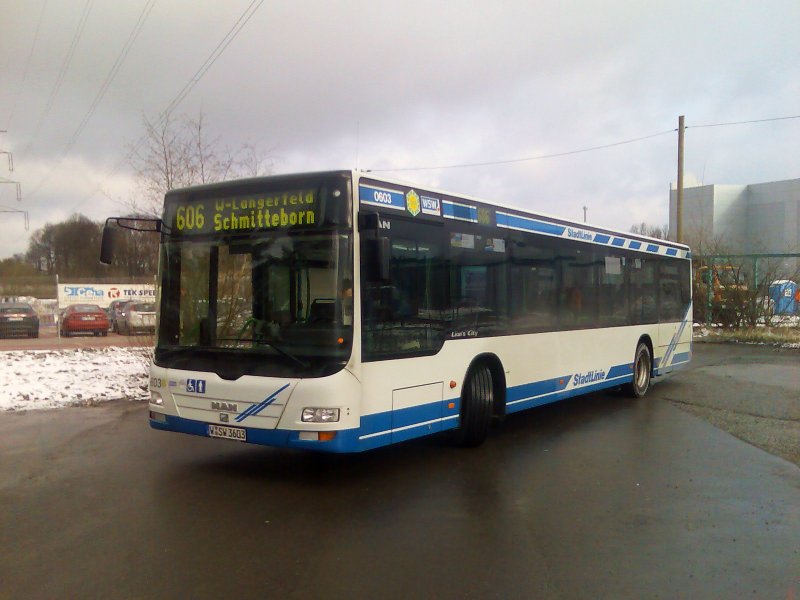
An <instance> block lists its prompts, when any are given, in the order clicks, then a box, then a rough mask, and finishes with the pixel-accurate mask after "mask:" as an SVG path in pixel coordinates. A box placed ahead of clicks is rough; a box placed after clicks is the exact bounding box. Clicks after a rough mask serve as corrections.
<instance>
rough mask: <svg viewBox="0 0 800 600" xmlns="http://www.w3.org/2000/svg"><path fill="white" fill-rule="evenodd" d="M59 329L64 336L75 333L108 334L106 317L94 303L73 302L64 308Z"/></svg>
mask: <svg viewBox="0 0 800 600" xmlns="http://www.w3.org/2000/svg"><path fill="white" fill-rule="evenodd" d="M59 329H60V331H61V335H63V336H64V337H69V336H71V335H74V334H76V333H91V334H93V335H95V336H98V335H108V317H107V316H106V313H105V311H104V310H103V309H102V308H100V307H99V306H97V305H96V304H73V305H72V306H68V307H67V308H66V309H65V310H64V313H63V315H62V317H61V324H60V325H59Z"/></svg>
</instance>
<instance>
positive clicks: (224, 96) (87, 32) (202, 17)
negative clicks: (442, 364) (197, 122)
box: [0, 0, 800, 258]
mask: <svg viewBox="0 0 800 600" xmlns="http://www.w3.org/2000/svg"><path fill="white" fill-rule="evenodd" d="M259 1H260V0H255V2H251V0H226V1H225V2H210V1H206V0H155V2H154V4H153V0H126V1H124V2H120V1H119V0H89V2H84V1H83V0H47V1H45V0H4V2H3V8H4V10H3V17H4V18H3V19H2V20H1V21H0V129H5V130H7V132H6V133H2V134H0V150H5V151H11V152H12V153H13V159H14V171H13V172H8V170H7V164H6V161H5V156H0V177H1V178H3V179H2V180H13V181H19V182H20V183H21V188H22V196H23V199H22V201H21V202H18V201H17V200H16V194H15V186H14V185H10V184H6V185H0V206H2V207H3V209H7V208H12V209H19V210H25V211H28V213H29V216H30V231H25V228H24V219H23V217H22V215H21V214H14V213H3V214H0V222H1V223H2V235H1V236H0V258H3V257H7V256H10V255H12V254H14V253H18V252H24V251H25V250H26V249H27V247H28V236H29V234H30V233H31V232H33V231H34V230H36V229H37V228H40V227H42V226H43V225H44V224H45V223H48V222H50V223H56V222H59V221H62V220H64V219H66V218H68V217H69V216H70V215H71V214H73V213H76V212H79V213H82V214H85V215H87V216H89V217H91V218H93V219H96V220H101V219H105V218H106V217H108V216H114V215H117V214H121V213H122V212H123V211H124V206H125V205H126V204H127V203H128V202H129V201H130V200H131V199H132V198H133V196H134V195H135V194H136V193H137V192H136V186H135V182H134V178H133V175H132V169H131V167H130V165H129V164H128V163H127V162H126V161H125V160H124V159H125V155H126V153H127V152H128V149H129V148H130V145H131V144H133V143H135V142H136V141H137V140H138V139H139V138H140V137H141V135H142V134H143V127H142V120H143V118H144V117H147V118H149V119H151V120H155V119H156V118H157V117H158V115H159V114H161V112H162V111H164V109H165V108H166V107H167V106H168V105H169V103H170V102H171V101H172V100H173V98H175V97H176V96H177V95H178V93H179V92H180V91H181V90H182V89H183V88H184V86H186V84H187V83H188V82H189V81H190V80H191V78H192V76H193V75H194V74H195V73H196V71H197V70H198V69H199V68H200V67H201V65H203V63H204V62H205V61H206V59H207V58H208V57H209V56H210V55H211V54H212V52H213V51H214V50H215V48H217V46H218V45H219V44H220V43H221V42H222V41H223V40H224V39H225V36H226V34H227V33H228V32H229V31H230V30H231V28H232V27H234V25H235V24H236V22H237V20H239V19H240V17H242V15H248V14H250V12H247V11H248V8H249V7H251V5H252V8H251V12H252V9H255V8H256V7H258V8H257V10H255V12H254V13H253V14H252V18H251V19H250V20H249V22H248V23H247V24H246V25H245V26H244V27H243V28H242V29H241V31H240V32H239V34H238V35H237V36H236V38H235V39H234V40H233V41H232V42H231V43H230V45H229V46H228V47H227V49H226V50H225V52H224V53H223V54H222V55H221V56H220V57H219V59H218V60H217V61H216V62H215V63H214V64H213V65H212V66H211V67H210V68H209V69H208V70H207V72H206V73H205V74H204V76H203V77H202V79H200V81H199V82H198V83H197V84H196V85H195V86H194V88H193V89H192V91H191V93H190V94H188V95H187V96H186V98H185V99H184V100H183V101H182V102H181V104H180V105H179V106H178V107H177V108H176V110H175V114H176V115H178V116H181V115H188V116H196V115H197V114H198V113H199V112H200V111H202V112H203V113H204V115H205V119H206V123H207V125H208V127H209V129H210V130H211V131H212V132H213V133H214V134H216V135H220V136H221V137H222V138H223V139H224V140H225V142H226V143H227V144H228V145H230V146H233V147H236V146H240V145H242V144H246V143H247V144H253V145H255V146H257V147H259V148H260V149H261V151H262V152H263V153H265V154H268V155H269V156H270V158H271V161H272V171H273V172H274V173H289V172H298V171H309V170H328V169H338V168H361V169H375V170H378V169H387V171H385V172H383V171H382V172H381V173H382V174H385V175H387V176H395V177H399V178H401V179H403V180H407V181H410V182H413V183H415V184H416V185H419V186H423V185H433V186H436V187H439V188H443V189H445V190H448V191H452V192H456V193H465V194H470V195H473V196H478V197H480V198H483V199H486V200H489V201H497V202H501V203H504V204H510V205H515V206H520V207H523V208H527V209H532V210H538V211H543V212H547V213H551V214H556V215H559V216H564V217H567V218H573V219H579V220H581V219H582V218H583V210H582V207H583V206H587V207H588V216H589V221H590V222H593V223H596V224H599V225H603V226H606V227H611V228H615V229H622V230H627V229H629V228H630V226H631V225H633V224H634V223H639V222H642V221H645V222H648V223H650V224H653V225H662V224H666V223H667V221H668V210H667V207H668V198H669V188H670V184H671V182H674V181H675V180H676V161H677V134H676V133H674V132H673V131H672V130H674V129H675V128H676V127H677V123H678V116H679V115H681V114H684V115H686V125H687V126H688V127H689V129H688V130H687V133H686V182H687V185H689V184H693V183H699V182H705V183H707V184H709V183H742V184H743V183H757V182H763V181H774V180H781V179H794V178H798V177H800V152H798V151H799V150H800V142H798V140H800V119H784V120H780V121H771V122H765V123H755V124H745V125H730V126H724V127H700V126H701V125H710V124H717V123H728V122H739V121H751V120H759V119H769V118H775V117H787V116H796V115H800V35H798V31H800V2H798V1H797V0H785V1H770V0H765V1H760V2H736V1H732V0H725V1H707V2H698V1H697V0H692V1H691V2H688V1H680V0H673V1H670V2H666V1H663V2H662V1H658V2H653V1H647V0H645V1H642V0H634V1H630V2H622V1H619V2H594V1H590V0H581V1H570V0H560V1H558V2H537V1H535V0H533V1H532V0H523V1H502V0H492V1H491V2H489V1H486V2H477V1H474V2H460V1H458V0H450V1H448V2H436V1H433V0H425V1H416V0H403V1H402V2H384V1H381V0H369V1H364V2H360V1H349V2H336V1H333V0H327V1H319V2H308V1H303V0H293V1H291V2H288V1H286V2H274V1H269V0H267V1H264V2H263V3H261V4H259ZM151 4H152V6H151ZM87 7H88V8H89V11H88V13H87V12H85V9H86V8H87ZM143 11H145V12H144V14H145V15H146V20H145V21H144V23H143V25H142V26H141V29H140V32H139V35H138V37H136V40H135V43H134V44H133V46H132V47H131V48H130V51H129V52H128V54H127V56H126V57H125V60H124V62H123V63H122V64H121V66H118V70H117V73H116V76H115V77H114V79H113V81H112V82H111V84H110V85H109V86H108V89H107V92H106V93H105V95H104V96H102V99H101V101H100V102H99V104H97V107H96V109H95V110H94V111H90V109H91V107H92V104H93V102H94V100H95V99H96V98H97V97H98V94H99V92H100V90H101V87H102V86H103V84H104V82H105V81H106V80H107V78H108V76H109V73H110V72H111V70H112V68H113V67H114V64H115V61H116V60H117V58H118V57H119V56H120V53H121V51H122V49H123V47H124V46H125V44H126V40H128V39H129V36H130V35H131V32H132V31H133V30H134V27H135V26H136V24H137V20H138V19H139V18H140V16H141V15H142V14H143ZM84 17H85V18H84ZM81 23H83V29H82V33H81V34H80V36H79V37H76V32H77V31H78V30H79V28H80V25H81ZM73 40H77V43H76V44H75V45H74V47H73V46H72V42H73ZM71 48H72V58H71V60H70V61H69V62H68V68H67V69H66V70H63V67H64V65H65V64H66V63H67V61H66V57H68V56H69V55H70V49H71ZM87 116H90V118H89V120H88V121H87V122H86V123H85V125H84V126H83V127H82V128H81V129H80V131H79V127H80V125H81V123H82V121H83V120H84V119H85V117H87ZM76 132H79V133H80V135H79V137H77V138H75V137H74V136H75V134H76ZM660 133H663V135H656V136H654V137H650V138H648V139H645V140H641V141H638V142H634V143H629V144H621V145H617V146H613V147H610V148H606V149H600V150H596V151H591V152H585V153H578V154H571V155H567V156H560V157H554V158H547V159H541V160H532V161H524V162H514V163H510V164H499V165H487V166H473V167H464V168H452V169H433V170H414V171H402V172H401V171H397V172H392V171H389V170H388V169H400V168H413V167H437V166H442V165H458V164H469V163H485V162H493V161H503V160H514V159H521V158H529V157H537V156H543V155H551V154H559V153H565V152H569V151H572V150H580V149H585V148H591V147H597V146H604V145H610V144H614V143H616V142H623V141H628V140H632V139H637V138H642V137H646V136H651V135H654V134H660ZM71 141H72V143H70V142H71Z"/></svg>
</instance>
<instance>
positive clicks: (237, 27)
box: [34, 0, 264, 212]
mask: <svg viewBox="0 0 800 600" xmlns="http://www.w3.org/2000/svg"><path fill="white" fill-rule="evenodd" d="M263 3H264V0H253V1H252V2H251V3H250V4H249V5H248V6H247V8H246V9H245V10H244V11H243V12H242V14H241V15H240V16H239V18H238V19H237V20H236V22H235V23H234V24H233V26H232V27H231V28H230V29H229V30H228V32H227V33H226V34H225V35H224V36H223V38H222V40H221V41H220V42H219V43H218V44H217V46H216V47H215V48H214V50H212V51H211V53H210V54H209V56H208V58H206V60H205V61H204V62H203V64H202V65H200V67H199V68H198V69H197V71H195V73H194V75H192V77H191V78H190V79H189V81H188V82H187V83H186V85H184V86H183V88H181V90H180V91H179V92H178V94H177V95H176V96H175V97H174V98H173V99H172V100H171V101H170V102H169V104H168V105H167V107H166V108H165V109H164V110H163V111H162V112H161V114H160V115H159V118H158V121H157V124H160V123H163V122H164V121H166V119H168V118H169V115H170V113H171V112H172V111H174V110H175V109H176V108H177V107H178V106H179V105H180V103H181V102H182V101H183V100H184V99H185V98H186V96H187V95H188V94H189V93H190V92H191V91H192V89H193V88H194V86H195V85H197V84H198V83H199V82H200V80H201V79H202V78H203V77H204V76H205V74H206V73H207V72H208V70H209V69H210V68H211V67H212V66H213V64H214V63H215V62H216V61H217V60H218V59H219V57H220V56H221V55H222V53H223V52H225V50H226V49H227V47H228V46H229V45H230V44H231V42H233V40H234V39H235V38H236V37H237V36H238V35H239V33H240V32H241V30H242V29H243V28H244V26H245V25H247V23H248V22H249V21H250V19H251V18H252V17H253V15H254V14H255V13H256V11H258V9H259V8H261V5H262V4H263ZM145 139H146V135H143V136H141V137H140V138H139V140H138V141H137V142H136V144H134V146H133V147H132V148H131V149H130V151H129V152H128V153H127V154H126V155H125V156H123V157H122V158H120V160H119V161H117V164H116V165H114V168H113V169H112V171H111V173H110V174H109V175H108V177H106V178H105V179H103V181H101V182H100V183H99V184H97V186H96V187H95V188H94V189H93V190H92V191H91V192H90V193H89V194H87V195H86V196H84V198H83V199H82V200H80V201H79V202H78V203H77V204H75V205H74V206H73V207H72V208H71V209H70V211H69V212H73V211H75V210H76V209H77V208H79V207H80V206H81V205H83V204H84V203H85V202H87V201H88V200H89V199H91V198H92V197H93V196H94V195H95V194H96V193H97V192H98V191H99V190H100V189H101V188H102V187H103V184H105V182H106V181H108V180H109V179H110V178H111V177H113V176H114V175H115V174H116V173H117V172H118V171H119V170H120V169H121V168H122V166H123V164H125V162H127V161H128V160H130V158H131V157H132V156H133V155H134V154H135V153H136V152H137V151H138V149H139V147H140V146H141V145H142V144H143V143H144V141H145ZM48 176H49V174H48ZM42 183H43V182H40V184H39V185H37V186H36V188H35V190H34V191H36V190H38V189H39V188H40V187H41V184H42Z"/></svg>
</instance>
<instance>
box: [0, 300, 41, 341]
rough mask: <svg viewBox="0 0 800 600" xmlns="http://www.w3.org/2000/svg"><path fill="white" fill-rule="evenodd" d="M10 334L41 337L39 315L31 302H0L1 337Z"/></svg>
mask: <svg viewBox="0 0 800 600" xmlns="http://www.w3.org/2000/svg"><path fill="white" fill-rule="evenodd" d="M9 335H25V336H27V337H31V338H35V337H39V315H37V314H36V311H35V310H33V307H32V306H31V305H30V304H27V303H24V302H4V303H2V304H0V337H7V336H9Z"/></svg>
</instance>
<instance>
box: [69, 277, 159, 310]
mask: <svg viewBox="0 0 800 600" xmlns="http://www.w3.org/2000/svg"><path fill="white" fill-rule="evenodd" d="M155 299H156V286H155V285H154V284H152V283H59V284H58V305H59V306H61V307H62V308H63V307H64V306H69V305H71V304H97V305H98V306H100V307H101V308H106V307H107V306H108V305H109V304H111V302H112V301H113V300H143V301H147V300H149V301H151V302H154V301H155Z"/></svg>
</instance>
